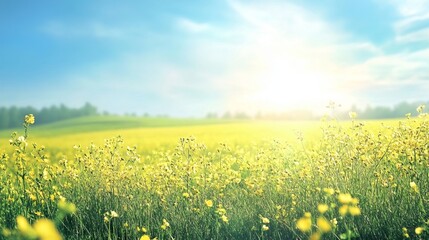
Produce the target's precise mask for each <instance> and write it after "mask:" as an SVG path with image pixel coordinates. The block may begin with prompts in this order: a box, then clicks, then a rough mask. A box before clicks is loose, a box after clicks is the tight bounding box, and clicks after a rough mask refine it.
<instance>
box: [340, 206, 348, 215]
mask: <svg viewBox="0 0 429 240" xmlns="http://www.w3.org/2000/svg"><path fill="white" fill-rule="evenodd" d="M348 211H349V206H348V205H343V206H341V207H340V209H338V212H339V213H340V215H341V216H343V217H344V216H345V215H347V212H348Z"/></svg>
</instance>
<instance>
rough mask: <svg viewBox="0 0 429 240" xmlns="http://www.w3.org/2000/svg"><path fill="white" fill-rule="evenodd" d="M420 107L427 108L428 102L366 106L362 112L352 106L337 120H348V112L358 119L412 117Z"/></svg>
mask: <svg viewBox="0 0 429 240" xmlns="http://www.w3.org/2000/svg"><path fill="white" fill-rule="evenodd" d="M420 105H425V106H429V102H412V103H408V102H401V103H399V104H396V105H395V106H393V107H383V106H376V107H371V106H367V107H366V108H365V109H363V110H359V109H358V108H357V107H356V106H352V108H351V109H350V111H343V112H342V113H340V114H339V116H338V118H340V119H341V118H342V119H344V118H349V115H348V113H349V112H356V113H357V117H358V119H382V118H403V117H405V115H406V114H408V113H411V115H412V116H416V115H418V113H417V108H418V107H419V106H420Z"/></svg>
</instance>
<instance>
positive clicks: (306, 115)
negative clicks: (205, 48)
mask: <svg viewBox="0 0 429 240" xmlns="http://www.w3.org/2000/svg"><path fill="white" fill-rule="evenodd" d="M422 104H423V105H426V106H429V102H412V103H408V102H401V103H399V104H397V105H395V106H393V107H385V106H375V107H371V106H367V107H366V108H365V109H358V108H357V107H356V106H352V107H351V108H350V109H344V107H340V106H337V107H336V108H335V109H327V110H326V114H328V115H333V117H334V118H336V119H341V120H344V119H349V118H350V116H349V113H350V112H356V113H357V118H358V119H386V118H402V117H405V114H407V113H411V115H414V116H415V115H417V110H416V108H417V107H418V106H420V105H422ZM321 117H322V115H320V114H319V115H318V114H315V113H313V112H311V111H309V110H305V109H297V110H289V111H284V112H280V113H279V112H276V113H263V112H258V113H256V114H255V115H248V114H246V113H244V112H236V113H231V112H225V113H224V114H221V115H218V114H217V113H208V114H207V115H206V118H223V119H262V120H318V119H320V118H321Z"/></svg>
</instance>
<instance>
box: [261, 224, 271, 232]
mask: <svg viewBox="0 0 429 240" xmlns="http://www.w3.org/2000/svg"><path fill="white" fill-rule="evenodd" d="M269 229H270V228H269V227H268V226H267V225H265V224H263V225H262V231H268V230H269Z"/></svg>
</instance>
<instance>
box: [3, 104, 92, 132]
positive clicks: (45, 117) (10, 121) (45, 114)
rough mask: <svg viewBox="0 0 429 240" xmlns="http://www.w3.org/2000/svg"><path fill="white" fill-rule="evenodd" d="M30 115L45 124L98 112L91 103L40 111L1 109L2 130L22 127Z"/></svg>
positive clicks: (53, 107)
mask: <svg viewBox="0 0 429 240" xmlns="http://www.w3.org/2000/svg"><path fill="white" fill-rule="evenodd" d="M29 113H32V114H34V115H35V116H36V123H37V124H45V123H51V122H56V121H60V120H65V119H70V118H77V117H83V116H92V115H97V114H98V111H97V108H96V107H95V106H93V105H91V104H90V103H86V104H85V105H83V106H82V107H80V108H69V107H67V106H65V105H63V104H61V105H59V106H56V105H53V106H51V107H44V108H42V109H40V110H39V109H36V108H34V107H16V106H11V107H0V129H7V128H15V127H20V126H22V123H23V121H24V116H25V115H26V114H29Z"/></svg>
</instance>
